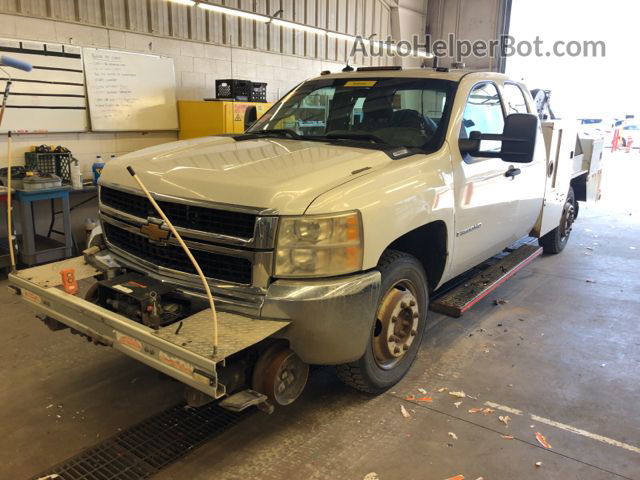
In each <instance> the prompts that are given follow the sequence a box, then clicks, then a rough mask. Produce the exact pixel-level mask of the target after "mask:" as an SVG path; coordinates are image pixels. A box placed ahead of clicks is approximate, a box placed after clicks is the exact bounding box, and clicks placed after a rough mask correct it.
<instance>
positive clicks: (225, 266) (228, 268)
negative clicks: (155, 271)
mask: <svg viewBox="0 0 640 480" xmlns="http://www.w3.org/2000/svg"><path fill="white" fill-rule="evenodd" d="M103 227H104V234H105V235H106V237H107V240H108V241H109V242H111V243H112V244H113V245H114V246H116V247H118V248H120V249H122V250H124V251H125V252H127V253H129V254H131V255H134V256H136V257H138V258H141V259H142V260H146V261H148V262H151V263H153V264H154V265H158V266H160V267H165V268H170V269H172V270H178V271H180V272H186V273H192V274H194V275H195V274H196V271H195V269H194V268H193V265H191V261H189V259H188V258H187V256H186V255H185V253H184V252H183V251H182V249H181V248H180V247H177V246H175V245H166V246H161V245H156V244H153V243H151V242H149V240H148V239H147V238H146V237H143V236H141V235H136V234H135V233H132V232H129V231H127V230H123V229H122V228H119V227H116V226H114V225H111V224H110V223H106V222H104V224H103ZM191 253H192V254H193V256H194V257H195V259H196V261H197V262H198V263H199V264H200V268H202V271H203V273H204V275H205V276H206V277H209V278H214V279H218V280H223V281H226V282H233V283H241V284H246V285H249V284H251V267H252V265H251V262H250V261H249V260H247V259H245V258H238V257H229V256H227V255H220V254H219V253H213V252H205V251H202V250H193V249H192V250H191Z"/></svg>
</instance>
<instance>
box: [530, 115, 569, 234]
mask: <svg viewBox="0 0 640 480" xmlns="http://www.w3.org/2000/svg"><path fill="white" fill-rule="evenodd" d="M576 131H577V129H576V125H575V122H571V121H562V120H551V121H546V122H544V123H543V124H542V134H543V135H544V142H545V147H546V149H547V183H546V188H545V195H544V204H543V207H542V214H541V215H540V219H539V220H538V223H537V224H536V227H535V228H534V233H535V234H537V235H538V236H540V237H542V236H543V235H545V234H547V233H549V232H550V231H551V230H553V229H554V228H556V227H557V226H558V225H559V224H560V218H561V217H562V211H563V209H564V204H565V202H566V199H567V194H568V193H569V185H570V184H571V171H572V166H573V164H572V160H573V157H574V155H575V146H576V135H577V133H576Z"/></svg>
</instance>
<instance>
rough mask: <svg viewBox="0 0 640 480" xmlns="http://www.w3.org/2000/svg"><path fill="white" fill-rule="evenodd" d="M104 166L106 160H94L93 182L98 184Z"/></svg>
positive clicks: (92, 168) (92, 167)
mask: <svg viewBox="0 0 640 480" xmlns="http://www.w3.org/2000/svg"><path fill="white" fill-rule="evenodd" d="M103 168H104V162H94V163H93V165H92V166H91V170H92V171H93V184H94V185H97V184H98V179H99V178H100V174H101V173H102V169H103Z"/></svg>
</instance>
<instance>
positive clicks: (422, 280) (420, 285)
mask: <svg viewBox="0 0 640 480" xmlns="http://www.w3.org/2000/svg"><path fill="white" fill-rule="evenodd" d="M377 269H378V270H379V271H380V273H381V274H382V283H381V288H380V291H381V294H380V299H379V300H378V309H377V311H376V319H375V321H374V322H373V324H372V326H371V335H370V337H369V342H368V343H367V348H366V350H365V353H364V355H363V356H362V357H361V358H360V359H359V360H357V361H355V362H351V363H347V364H344V365H338V366H337V367H336V371H337V375H338V378H340V380H342V381H343V382H344V383H346V384H347V385H349V386H351V387H353V388H356V389H358V390H361V391H363V392H367V393H372V394H380V393H383V392H385V391H386V390H388V389H389V388H390V387H392V386H393V385H395V384H396V383H398V382H399V381H400V380H401V379H402V377H404V376H405V375H406V373H407V372H408V371H409V368H411V365H412V364H413V362H414V360H415V359H416V356H417V354H418V350H419V349H420V344H421V343H422V337H423V335H424V330H425V326H426V323H427V322H426V320H427V310H428V306H429V289H428V283H427V276H426V274H425V272H424V269H423V268H422V264H421V263H420V262H419V261H418V260H417V259H416V258H415V257H413V256H411V255H408V254H406V253H402V252H398V251H395V250H387V251H386V252H384V253H383V255H382V257H381V259H380V262H379V263H378V267H377ZM412 299H414V300H412ZM381 317H382V318H381ZM394 319H395V320H394ZM390 330H392V334H391V335H389V337H387V335H386V334H385V332H389V331H390ZM387 338H388V340H387ZM391 338H394V341H393V342H392V341H391ZM392 345H395V348H393V347H392ZM405 347H406V348H405ZM396 349H399V352H398V351H397V350H396ZM397 355H400V356H399V357H397Z"/></svg>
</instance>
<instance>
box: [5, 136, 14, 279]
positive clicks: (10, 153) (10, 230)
mask: <svg viewBox="0 0 640 480" xmlns="http://www.w3.org/2000/svg"><path fill="white" fill-rule="evenodd" d="M12 156H13V145H12V139H11V132H9V133H8V134H7V238H8V240H9V259H10V261H11V271H12V272H15V271H16V257H15V253H14V251H13V221H12V219H11V160H12V159H11V157H12Z"/></svg>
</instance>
